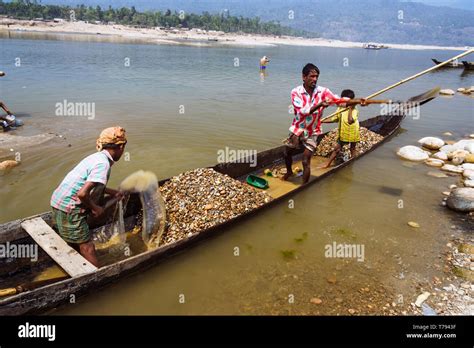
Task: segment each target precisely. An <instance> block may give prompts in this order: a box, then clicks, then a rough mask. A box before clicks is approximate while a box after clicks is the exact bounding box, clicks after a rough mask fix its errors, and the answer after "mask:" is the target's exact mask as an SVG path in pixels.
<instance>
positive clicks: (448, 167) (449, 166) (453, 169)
mask: <svg viewBox="0 0 474 348" xmlns="http://www.w3.org/2000/svg"><path fill="white" fill-rule="evenodd" d="M441 170H444V171H446V172H451V173H459V174H461V173H462V172H463V171H464V169H463V168H462V167H457V166H453V165H452V164H445V165H444V166H442V167H441Z"/></svg>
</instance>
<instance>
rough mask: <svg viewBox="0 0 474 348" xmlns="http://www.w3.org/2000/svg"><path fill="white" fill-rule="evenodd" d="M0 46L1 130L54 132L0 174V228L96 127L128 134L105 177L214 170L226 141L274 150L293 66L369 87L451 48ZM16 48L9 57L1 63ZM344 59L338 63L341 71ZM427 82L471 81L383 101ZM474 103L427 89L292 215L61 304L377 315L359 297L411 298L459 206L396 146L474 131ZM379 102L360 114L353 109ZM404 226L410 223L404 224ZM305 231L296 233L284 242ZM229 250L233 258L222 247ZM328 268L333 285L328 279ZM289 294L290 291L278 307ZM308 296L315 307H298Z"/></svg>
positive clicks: (89, 147)
mask: <svg viewBox="0 0 474 348" xmlns="http://www.w3.org/2000/svg"><path fill="white" fill-rule="evenodd" d="M0 45H1V48H2V55H1V56H0V66H2V70H6V72H7V76H6V77H5V78H2V81H0V88H1V98H2V99H4V100H5V101H6V102H7V105H8V106H9V107H10V108H11V109H12V110H14V112H18V113H28V114H31V115H32V116H31V117H29V118H25V123H26V125H25V126H24V127H23V129H21V130H17V131H15V134H19V135H31V134H38V133H42V132H55V133H58V134H61V135H63V137H64V138H65V140H64V142H58V143H50V144H47V145H44V146H41V147H38V148H35V149H31V150H30V151H27V152H25V153H24V154H22V164H21V165H20V166H19V167H17V168H15V169H14V170H13V171H12V173H11V174H9V175H7V176H3V177H0V200H1V201H2V209H1V211H0V221H1V222H5V221H9V220H12V219H15V218H20V217H25V216H28V215H32V214H36V213H38V212H41V211H45V210H47V209H48V204H49V198H50V195H51V192H52V190H53V189H54V188H55V187H56V186H57V184H58V183H59V182H60V181H61V180H62V178H63V177H64V175H65V174H66V173H67V172H68V171H69V170H71V169H72V168H73V166H74V165H76V164H77V163H78V161H80V160H81V159H82V158H83V157H85V156H87V155H88V154H90V153H92V152H93V151H94V144H95V139H96V137H97V136H98V134H99V133H100V130H101V129H103V128H105V127H108V126H111V125H116V124H120V125H122V126H123V127H125V128H126V129H127V134H128V136H129V142H128V146H127V151H128V152H129V153H128V154H129V160H128V161H125V160H122V161H120V162H118V163H116V164H114V166H113V168H112V175H111V186H113V187H114V186H117V185H118V184H119V183H120V181H121V179H122V178H124V177H126V176H127V175H129V174H130V173H132V172H134V171H136V170H140V169H144V170H151V171H153V172H155V173H156V174H157V175H158V177H159V179H163V178H166V177H170V176H173V175H176V174H178V173H180V172H183V171H186V170H189V169H193V168H197V167H204V166H209V165H213V164H214V163H216V162H217V151H218V150H219V149H224V148H225V147H226V146H228V147H230V148H233V149H248V150H257V151H261V150H264V149H268V148H271V147H275V146H278V145H280V144H281V139H282V138H284V137H285V136H286V135H287V132H288V127H289V125H290V122H291V119H292V116H291V115H290V114H288V104H289V103H290V100H289V93H290V90H291V89H292V88H293V87H295V86H296V85H297V84H299V83H300V79H301V77H300V75H301V68H302V66H303V65H304V64H306V63H307V62H314V63H316V64H317V65H318V66H319V68H320V69H321V76H320V81H319V83H320V84H321V85H323V86H327V87H329V88H331V89H332V90H333V91H334V92H337V93H340V91H341V90H342V89H344V88H351V89H353V90H354V91H355V92H356V95H368V94H370V93H372V92H374V91H376V90H378V89H381V88H383V87H385V86H387V85H389V84H392V83H394V82H396V81H398V80H400V79H401V78H403V77H407V76H409V75H412V74H414V73H416V72H418V71H421V70H423V69H426V68H427V67H429V66H431V64H432V63H431V60H430V59H431V58H432V57H438V59H445V58H449V56H450V55H454V54H455V53H453V52H449V51H447V52H444V51H443V52H442V51H436V52H435V51H402V50H391V49H390V50H383V51H380V52H368V51H369V50H358V49H331V48H317V47H314V48H308V47H285V46H280V47H273V48H255V49H237V48H219V49H211V48H192V47H179V46H158V45H139V44H108V43H100V42H99V43H97V42H71V41H43V40H23V39H22V40H16V39H5V40H0ZM263 55H268V56H271V57H272V62H271V64H270V65H269V67H268V75H267V76H265V78H264V79H263V80H262V78H261V76H260V74H259V70H258V63H259V58H260V57H262V56H263ZM16 57H21V61H22V66H21V67H15V66H14V62H15V58H16ZM236 57H237V58H239V62H240V64H239V66H238V67H235V66H234V59H235V58H236ZM126 58H129V61H130V66H128V67H127V66H125V65H124V62H125V59H126ZM344 58H349V66H347V67H345V66H343V62H344ZM436 85H439V86H441V87H442V88H451V89H454V90H455V89H457V88H458V87H466V86H471V85H474V75H472V74H463V73H462V72H461V71H453V70H446V71H440V72H437V73H435V74H429V75H426V76H424V77H421V78H419V79H416V80H415V81H412V82H410V83H407V84H406V85H405V86H403V87H399V88H397V89H395V90H393V91H391V92H389V93H387V94H386V95H384V97H387V98H390V99H393V100H399V99H400V100H403V99H406V98H408V97H410V96H413V95H417V94H419V93H421V92H424V91H426V90H428V89H431V88H433V87H434V86H436ZM64 100H67V101H72V102H94V103H95V104H96V114H97V117H96V118H95V119H94V120H87V119H86V118H84V117H82V118H81V117H60V116H55V104H56V103H62V102H63V101H64ZM473 101H474V99H473V98H471V97H467V96H464V95H456V96H454V97H453V98H443V97H440V98H437V99H435V100H434V101H432V102H430V103H428V104H426V105H424V106H422V108H421V115H420V119H418V120H414V119H412V118H407V119H405V120H404V122H403V128H404V129H405V131H404V132H399V133H398V134H397V135H396V136H395V137H394V138H392V139H391V140H390V141H389V142H387V143H386V144H384V145H382V146H381V147H379V148H378V149H377V150H376V151H374V152H372V153H370V154H369V155H367V156H365V157H364V158H361V159H359V160H358V161H356V162H355V163H353V164H352V165H350V166H348V167H346V168H344V169H342V170H341V171H339V172H337V173H335V174H334V175H331V176H330V177H328V178H326V179H325V180H323V181H322V182H320V183H317V184H315V185H312V186H310V187H308V188H307V189H306V190H304V191H303V192H301V193H299V194H297V195H295V196H293V197H292V199H293V200H294V206H295V207H294V209H290V208H289V207H288V202H282V203H281V204H279V205H276V206H275V207H273V208H272V209H270V210H266V211H263V212H261V213H259V214H258V215H256V216H254V217H252V218H251V219H247V220H245V221H244V222H242V223H239V224H238V225H236V226H232V227H230V228H228V229H226V230H225V231H223V232H224V233H221V234H220V235H219V237H216V238H212V239H209V240H206V241H205V242H203V243H201V244H200V245H198V246H196V247H194V248H192V249H190V250H187V251H186V252H185V253H182V254H180V255H177V256H175V257H174V258H172V259H169V260H168V261H166V262H164V263H162V264H161V265H158V266H157V267H154V268H152V269H150V270H148V271H146V272H143V273H141V274H139V275H137V276H135V277H132V278H127V279H125V280H123V281H121V282H119V283H118V284H115V285H113V286H111V287H109V288H106V289H105V290H103V291H101V292H99V293H95V294H94V295H93V296H89V297H87V298H86V299H85V300H84V301H81V302H80V303H78V304H76V305H74V306H72V307H69V308H67V309H65V310H64V311H62V312H61V313H73V314H86V313H94V314H117V313H120V314H131V313H134V314H140V313H142V314H187V313H190V314H203V313H213V314H240V313H260V314H318V313H319V314H346V313H347V309H348V308H356V309H358V310H360V312H361V313H380V308H379V307H378V308H376V309H373V312H371V311H372V309H370V308H369V307H367V306H366V305H365V303H366V302H367V301H369V299H370V298H372V301H373V302H376V303H379V302H380V303H383V304H385V303H387V302H391V301H392V300H394V299H395V298H397V296H399V295H400V294H402V295H403V296H404V298H406V303H409V302H411V301H413V300H414V297H415V298H416V295H417V294H415V286H416V285H417V284H418V283H420V282H423V281H427V280H429V279H430V278H431V277H432V276H433V275H434V274H438V273H437V272H439V269H440V268H439V267H442V262H441V261H440V259H438V256H439V253H440V250H442V246H444V245H445V244H446V239H447V238H448V237H449V236H450V235H451V234H452V233H453V232H452V231H453V230H452V229H451V225H458V219H459V218H458V216H457V215H455V214H453V213H451V212H449V211H447V210H446V209H445V208H443V207H441V206H440V201H441V199H442V195H441V192H442V191H445V190H446V189H447V187H448V186H449V185H450V184H457V183H458V178H456V177H449V178H445V179H438V178H432V177H429V176H427V175H426V172H428V171H429V168H428V167H426V166H424V165H423V164H415V165H413V166H412V167H410V168H408V167H405V166H403V165H402V162H401V161H400V160H399V159H398V158H397V157H396V155H395V152H396V149H397V148H398V147H400V146H403V145H407V144H416V141H417V140H418V139H419V138H421V137H424V136H442V134H443V133H444V132H446V131H449V132H451V133H453V137H452V139H453V140H454V139H458V138H460V137H463V136H465V135H466V134H467V133H473V132H474V129H472V124H473V122H472V121H473V120H474V114H473V110H474V107H473V106H474V105H473ZM180 110H184V112H180ZM379 110H380V109H379V107H378V106H370V107H367V108H362V109H361V111H360V112H361V118H362V119H365V118H367V117H369V116H372V115H375V114H377V113H378V111H379ZM325 127H326V126H325ZM325 129H330V128H325ZM447 140H448V139H447ZM68 144H71V146H70V147H69V146H68ZM400 200H402V201H403V208H399V207H400V204H399V201H400ZM4 202H7V203H4ZM408 221H416V222H418V223H419V224H420V225H421V228H419V229H416V230H414V229H411V228H409V227H408V226H407V222H408ZM337 231H348V234H347V235H345V234H342V235H341V234H340V233H338V232H337ZM304 233H307V238H306V239H304V240H303V241H302V242H296V241H295V239H298V240H299V239H301V236H302V235H303V234H304ZM334 241H336V242H337V243H344V242H347V243H349V242H352V243H357V244H364V246H365V254H366V255H365V261H364V262H358V261H356V260H353V259H349V260H341V259H328V258H326V257H325V255H324V246H325V245H327V244H331V243H333V242H334ZM235 247H239V248H240V256H234V253H233V251H234V248H235ZM281 250H295V259H292V260H286V259H284V258H283V257H282V254H281ZM438 266H439V267H438ZM400 274H403V277H402V278H403V279H401V278H400ZM334 275H335V277H336V279H337V281H336V282H335V283H334V282H332V281H331V282H329V281H328V277H333V276H334ZM331 279H332V278H331ZM361 288H363V289H366V288H369V291H368V292H365V290H364V291H362V292H361V291H360V289H361ZM131 294H133V296H132V295H131ZM179 294H185V297H186V303H185V304H181V303H179V301H178V299H179ZM289 294H293V295H294V296H295V299H296V300H295V303H294V304H293V305H290V304H289V303H288V296H289ZM313 297H317V298H320V299H321V300H322V301H323V302H322V304H321V305H318V306H315V305H313V304H311V303H310V302H309V301H310V299H311V298H313ZM336 299H338V300H337V301H336ZM369 302H370V301H369ZM357 306H359V307H360V308H359V307H357ZM362 307H363V308H362ZM377 310H378V311H379V312H377Z"/></svg>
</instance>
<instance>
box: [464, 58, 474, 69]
mask: <svg viewBox="0 0 474 348" xmlns="http://www.w3.org/2000/svg"><path fill="white" fill-rule="evenodd" d="M462 64H463V65H464V69H466V70H474V62H467V61H465V60H463V61H462Z"/></svg>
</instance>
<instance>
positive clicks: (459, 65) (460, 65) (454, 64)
mask: <svg viewBox="0 0 474 348" xmlns="http://www.w3.org/2000/svg"><path fill="white" fill-rule="evenodd" d="M431 60H432V61H433V63H435V64H436V65H439V64H441V63H443V62H440V61H439V60H437V59H434V58H431ZM463 67H464V65H463V64H462V63H459V62H457V61H454V62H450V63H448V64H446V65H443V66H442V67H441V68H456V69H457V68H463Z"/></svg>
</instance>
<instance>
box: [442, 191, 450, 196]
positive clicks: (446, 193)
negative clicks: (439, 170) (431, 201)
mask: <svg viewBox="0 0 474 348" xmlns="http://www.w3.org/2000/svg"><path fill="white" fill-rule="evenodd" d="M450 194H451V192H449V191H444V192H443V195H445V196H449V195H450Z"/></svg>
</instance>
